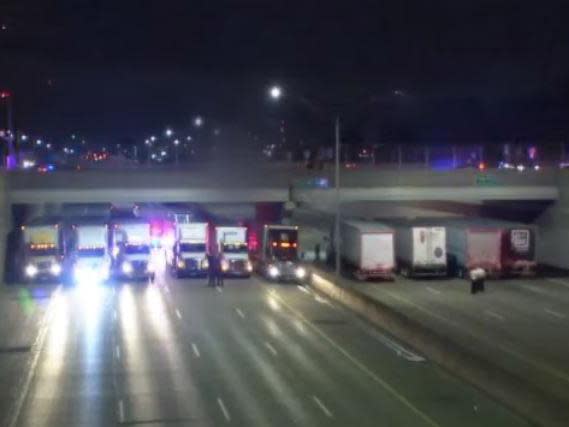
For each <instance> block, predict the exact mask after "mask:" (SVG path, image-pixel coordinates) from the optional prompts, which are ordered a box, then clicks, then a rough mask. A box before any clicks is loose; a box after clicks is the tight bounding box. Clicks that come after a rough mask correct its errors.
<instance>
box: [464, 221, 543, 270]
mask: <svg viewBox="0 0 569 427" xmlns="http://www.w3.org/2000/svg"><path fill="white" fill-rule="evenodd" d="M470 223H471V224H472V225H481V226H485V227H495V228H497V229H499V230H500V231H501V244H500V262H501V266H502V268H501V273H502V275H507V276H532V275H535V273H536V271H537V261H536V255H535V247H536V239H537V233H536V229H535V227H534V226H532V225H528V224H521V223H516V222H510V221H503V220H495V219H486V218H475V219H474V218H473V219H471V220H470Z"/></svg>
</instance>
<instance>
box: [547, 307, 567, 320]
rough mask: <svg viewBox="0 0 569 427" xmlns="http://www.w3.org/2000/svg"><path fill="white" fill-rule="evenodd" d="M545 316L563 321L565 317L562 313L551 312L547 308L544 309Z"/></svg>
mask: <svg viewBox="0 0 569 427" xmlns="http://www.w3.org/2000/svg"><path fill="white" fill-rule="evenodd" d="M544 310H545V312H546V313H547V314H550V315H552V316H553V317H557V318H558V319H565V317H566V316H565V315H564V314H563V313H559V312H558V311H555V310H551V309H549V308H545V309H544Z"/></svg>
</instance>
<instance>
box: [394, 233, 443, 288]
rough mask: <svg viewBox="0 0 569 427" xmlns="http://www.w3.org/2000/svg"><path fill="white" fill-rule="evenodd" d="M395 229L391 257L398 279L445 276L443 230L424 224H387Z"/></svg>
mask: <svg viewBox="0 0 569 427" xmlns="http://www.w3.org/2000/svg"><path fill="white" fill-rule="evenodd" d="M388 224H389V225H391V226H393V228H394V229H395V232H396V234H395V257H396V261H397V267H398V269H399V272H400V273H401V275H402V276H406V277H407V276H411V277H420V276H423V277H424V276H438V277H441V276H446V275H447V249H446V248H447V243H446V228H445V227H444V226H439V225H432V224H429V223H428V222H396V223H390V222H388Z"/></svg>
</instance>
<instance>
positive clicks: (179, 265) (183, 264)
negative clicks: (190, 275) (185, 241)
mask: <svg viewBox="0 0 569 427" xmlns="http://www.w3.org/2000/svg"><path fill="white" fill-rule="evenodd" d="M177 265H178V268H186V261H184V260H183V259H179V260H178V262H177Z"/></svg>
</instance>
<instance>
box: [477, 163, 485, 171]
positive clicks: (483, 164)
mask: <svg viewBox="0 0 569 427" xmlns="http://www.w3.org/2000/svg"><path fill="white" fill-rule="evenodd" d="M478 169H480V170H481V171H483V170H486V163H484V162H480V163H479V164H478Z"/></svg>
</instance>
